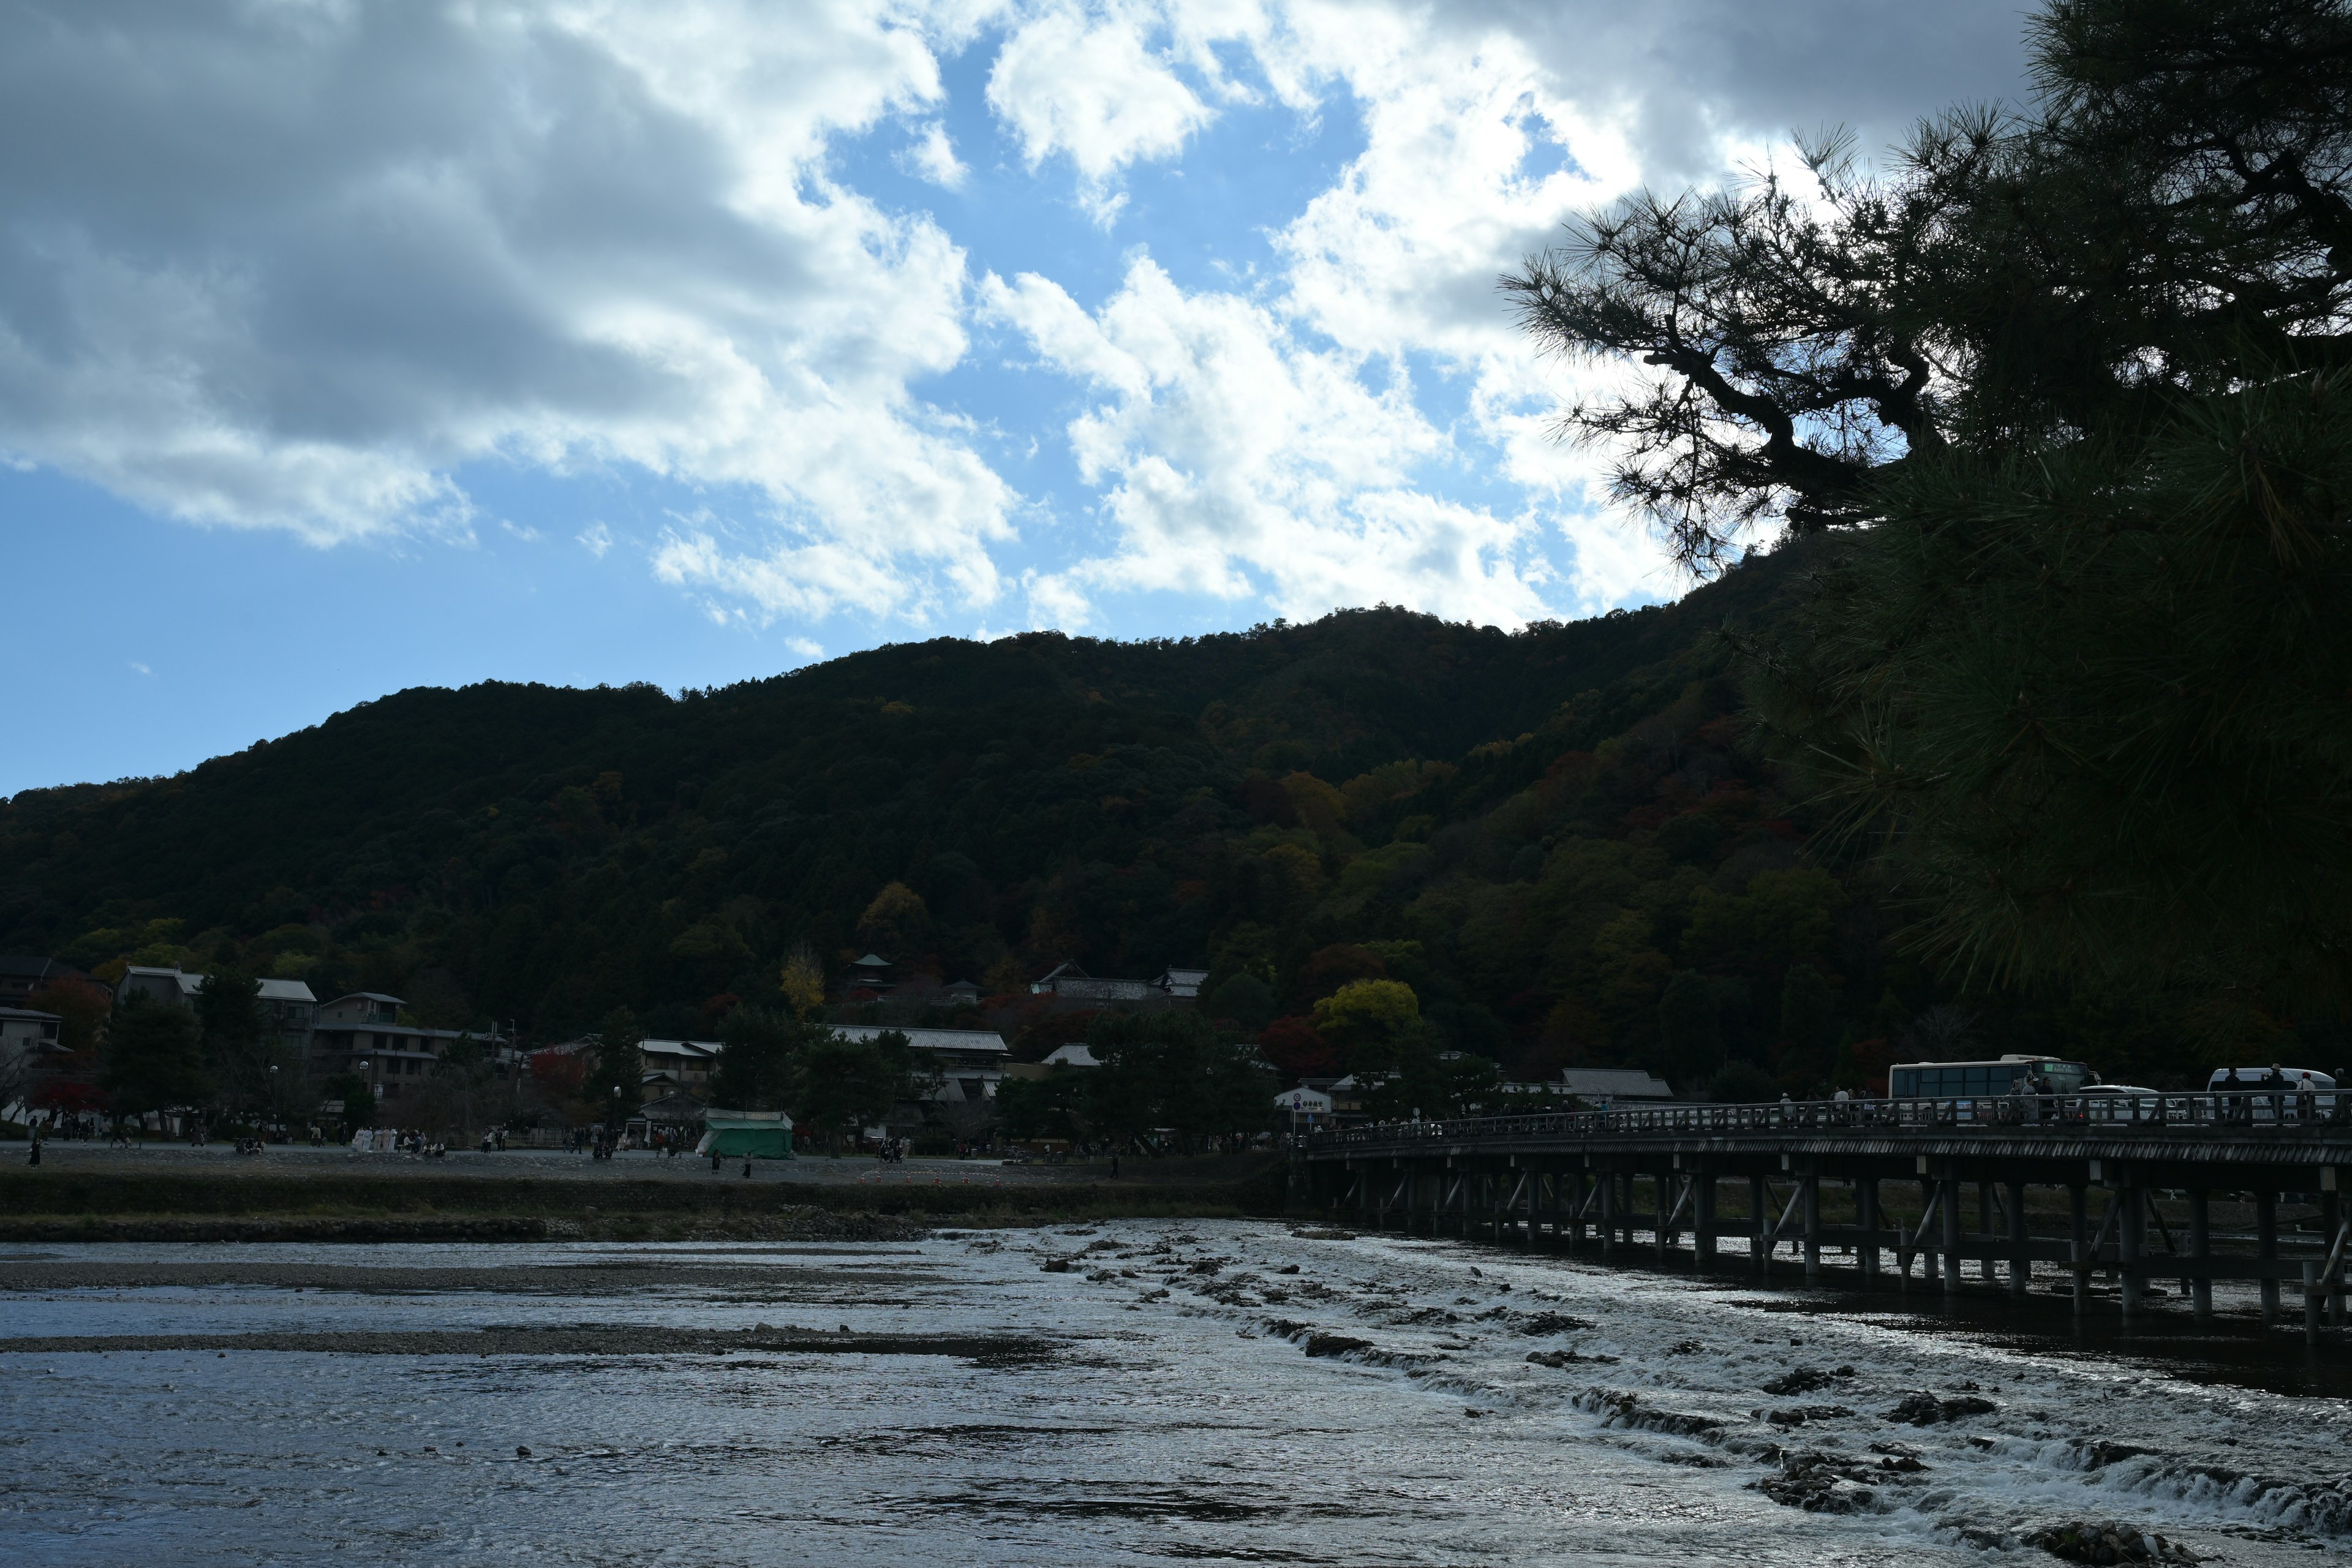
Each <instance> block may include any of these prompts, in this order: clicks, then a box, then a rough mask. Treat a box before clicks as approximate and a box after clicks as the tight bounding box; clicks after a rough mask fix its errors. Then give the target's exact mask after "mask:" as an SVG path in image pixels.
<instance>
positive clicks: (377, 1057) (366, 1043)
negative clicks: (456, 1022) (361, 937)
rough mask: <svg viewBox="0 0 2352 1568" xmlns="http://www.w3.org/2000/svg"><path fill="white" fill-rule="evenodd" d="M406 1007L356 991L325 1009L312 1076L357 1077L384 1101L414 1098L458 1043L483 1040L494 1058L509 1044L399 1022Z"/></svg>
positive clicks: (313, 1041) (315, 1037)
mask: <svg viewBox="0 0 2352 1568" xmlns="http://www.w3.org/2000/svg"><path fill="white" fill-rule="evenodd" d="M402 1005H403V1004H402V1002H401V999H400V998H399V997H397V996H390V995H386V994H384V993H383V992H381V991H353V992H351V993H350V994H346V995H342V996H338V997H336V998H335V999H334V1000H333V1001H331V1002H328V1003H324V1004H322V1005H320V1007H319V1009H318V1014H317V1020H316V1023H315V1025H314V1026H313V1029H312V1033H311V1037H310V1070H311V1072H312V1073H314V1074H315V1075H317V1076H318V1077H320V1078H325V1077H328V1076H330V1075H331V1074H334V1073H343V1072H353V1073H357V1074H359V1075H360V1076H361V1077H362V1078H363V1079H366V1080H367V1082H368V1085H369V1087H370V1088H371V1089H373V1090H374V1091H375V1097H376V1099H378V1100H384V1101H391V1100H401V1099H405V1098H412V1097H414V1096H415V1094H416V1093H417V1092H418V1091H419V1090H420V1089H422V1088H423V1085H424V1079H425V1075H426V1074H428V1073H430V1072H431V1071H432V1070H433V1064H434V1063H435V1062H436V1061H438V1060H439V1059H440V1058H442V1057H444V1056H446V1054H447V1053H448V1050H449V1047H451V1046H453V1045H456V1044H457V1042H458V1041H459V1040H478V1041H480V1042H481V1043H482V1044H483V1045H484V1046H486V1047H488V1048H489V1049H490V1051H491V1052H492V1054H493V1055H494V1056H495V1055H498V1054H500V1053H502V1052H503V1050H504V1047H505V1046H506V1043H507V1042H506V1039H505V1037H503V1036H501V1035H499V1034H498V1033H496V1032H495V1031H493V1032H491V1033H489V1034H477V1033H476V1032H474V1031H473V1030H470V1029H428V1028H426V1027H425V1026H423V1025H421V1024H404V1023H402V1022H401V1021H400V1010H401V1007H402Z"/></svg>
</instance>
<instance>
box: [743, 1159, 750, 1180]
mask: <svg viewBox="0 0 2352 1568" xmlns="http://www.w3.org/2000/svg"><path fill="white" fill-rule="evenodd" d="M743 1179H744V1180H745V1181H747V1182H748V1181H750V1180H751V1155H749V1154H746V1155H744V1156H743Z"/></svg>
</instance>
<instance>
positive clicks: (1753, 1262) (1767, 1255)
mask: <svg viewBox="0 0 2352 1568" xmlns="http://www.w3.org/2000/svg"><path fill="white" fill-rule="evenodd" d="M1771 1225H1772V1197H1771V1191H1770V1189H1769V1188H1768V1187H1767V1186H1766V1185H1765V1184H1764V1178H1763V1177H1761V1176H1750V1177H1748V1268H1749V1269H1750V1271H1752V1272H1753V1273H1754V1274H1755V1275H1756V1276H1757V1278H1759V1279H1770V1278H1771V1277H1772V1252H1771V1248H1770V1247H1768V1246H1767V1245H1766V1244H1767V1242H1769V1240H1770V1238H1771Z"/></svg>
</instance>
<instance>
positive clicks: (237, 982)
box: [194, 967, 283, 1113]
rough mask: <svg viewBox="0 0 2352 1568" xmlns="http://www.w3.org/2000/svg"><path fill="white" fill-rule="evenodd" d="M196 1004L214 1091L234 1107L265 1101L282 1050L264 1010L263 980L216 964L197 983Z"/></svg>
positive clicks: (254, 1105)
mask: <svg viewBox="0 0 2352 1568" xmlns="http://www.w3.org/2000/svg"><path fill="white" fill-rule="evenodd" d="M194 1006H195V1014H196V1027H197V1031H198V1034H199V1035H200V1036H201V1037H202V1039H203V1041H204V1052H205V1069H206V1075H207V1077H208V1078H209V1079H210V1080H211V1082H212V1086H213V1092H214V1093H215V1095H217V1096H218V1097H219V1099H220V1100H221V1102H222V1104H223V1105H224V1106H225V1107H226V1109H227V1110H230V1111H231V1112H233V1113H234V1112H240V1111H250V1110H257V1109H259V1108H263V1107H266V1106H267V1105H268V1101H269V1068H270V1067H271V1066H272V1064H273V1063H275V1062H276V1060H277V1058H278V1055H279V1053H278V1050H277V1049H276V1047H277V1045H278V1041H277V1040H276V1039H275V1038H274V1037H272V1036H271V1035H270V1034H269V1032H268V1018H267V1017H266V1016H264V1014H263V1012H262V1008H261V982H260V981H258V980H257V979H255V978H254V977H253V976H252V975H250V974H247V973H243V972H242V971H239V970H236V969H230V968H227V967H221V968H216V969H215V970H214V971H213V972H212V973H210V974H208V975H206V976H205V980H204V983H203V984H200V985H198V986H197V987H196V994H195V998H194ZM278 1065H280V1066H281V1067H282V1065H283V1064H278Z"/></svg>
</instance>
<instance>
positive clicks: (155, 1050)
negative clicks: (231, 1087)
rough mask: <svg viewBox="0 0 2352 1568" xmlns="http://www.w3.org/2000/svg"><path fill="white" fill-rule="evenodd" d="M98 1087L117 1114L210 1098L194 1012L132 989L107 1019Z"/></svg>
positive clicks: (141, 1113)
mask: <svg viewBox="0 0 2352 1568" xmlns="http://www.w3.org/2000/svg"><path fill="white" fill-rule="evenodd" d="M99 1088H100V1090H101V1091H102V1092H103V1093H104V1094H105V1095H106V1103H107V1109H108V1110H111V1111H112V1112H113V1113H114V1114H115V1115H116V1116H118V1117H121V1116H144V1115H146V1114H147V1113H149V1112H151V1111H160V1110H185V1109H189V1108H192V1107H194V1106H199V1105H202V1104H204V1103H205V1101H206V1100H210V1099H211V1098H212V1083H211V1080H210V1079H208V1078H207V1077H206V1076H205V1050H204V1040H203V1037H202V1036H201V1034H200V1033H199V1032H198V1030H197V1027H196V1016H195V1015H194V1013H193V1012H191V1011H189V1010H188V1009H187V1008H185V1007H181V1006H176V1005H173V1004H172V1003H169V1002H158V1001H155V1000H154V999H153V998H152V997H149V996H147V995H145V994H142V993H140V992H135V991H134V992H132V993H131V994H130V995H129V996H127V997H125V998H124V999H123V1002H122V1005H121V1006H119V1007H117V1008H116V1009H115V1010H114V1016H113V1017H112V1018H111V1019H110V1020H109V1021H108V1024H107V1026H106V1043H105V1045H104V1046H103V1047H101V1050H100V1070H99Z"/></svg>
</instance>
